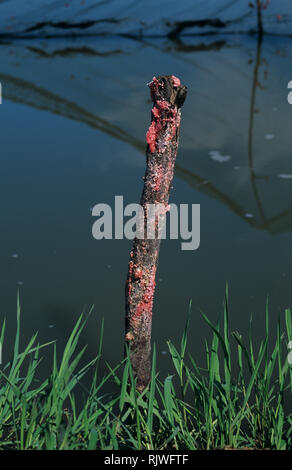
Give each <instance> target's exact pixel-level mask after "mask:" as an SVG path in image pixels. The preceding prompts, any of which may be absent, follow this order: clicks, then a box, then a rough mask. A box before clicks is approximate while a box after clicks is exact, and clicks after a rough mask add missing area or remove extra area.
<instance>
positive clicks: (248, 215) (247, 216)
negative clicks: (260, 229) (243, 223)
mask: <svg viewBox="0 0 292 470" xmlns="http://www.w3.org/2000/svg"><path fill="white" fill-rule="evenodd" d="M244 217H246V218H247V219H252V218H253V217H254V215H253V214H250V213H249V212H247V213H246V214H244Z"/></svg>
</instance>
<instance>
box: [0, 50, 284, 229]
mask: <svg viewBox="0 0 292 470" xmlns="http://www.w3.org/2000/svg"><path fill="white" fill-rule="evenodd" d="M256 63H257V64H259V63H260V50H258V59H257V62H256ZM258 68H259V65H257V70H258ZM257 74H258V72H256V73H254V82H253V95H252V98H251V103H254V101H255V86H254V83H256V80H255V77H257ZM0 81H2V82H5V83H6V87H5V89H6V96H7V98H8V99H10V100H12V101H15V102H18V103H23V104H26V105H28V106H32V107H34V108H36V109H41V110H47V111H49V112H52V113H53V114H57V115H61V116H64V117H66V118H68V119H71V120H74V121H79V122H83V123H85V124H86V125H88V126H90V127H92V128H94V129H98V130H99V131H101V132H104V133H106V134H108V135H110V136H111V137H113V138H115V139H118V140H120V141H123V142H126V143H128V144H130V145H132V146H133V147H135V148H136V149H137V150H139V151H140V152H141V153H143V154H145V148H146V143H145V142H144V141H143V140H140V139H137V138H135V137H133V136H132V135H130V134H129V133H127V132H126V131H124V130H123V129H122V128H120V127H118V126H116V125H114V124H112V123H111V122H110V121H107V120H106V119H103V118H101V117H99V116H97V115H95V114H93V113H91V112H89V111H87V110H86V109H85V108H83V107H81V106H79V105H77V104H76V103H74V102H72V101H70V100H67V99H65V98H62V97H60V96H59V95H56V94H55V93H52V92H50V91H48V90H46V89H44V88H41V87H39V86H37V85H35V84H33V83H31V82H28V81H26V80H23V79H20V78H16V77H13V76H11V75H7V74H0ZM253 96H254V97H253ZM253 109H254V108H253V105H252V106H251V110H253ZM253 114H254V113H253V112H252V113H251V116H250V117H251V121H250V133H249V142H250V144H249V147H250V149H251V152H249V167H250V174H251V182H252V186H253V192H254V195H255V200H256V201H257V204H258V207H259V211H260V213H261V215H262V217H261V223H257V222H256V220H255V218H249V219H247V218H246V216H245V214H246V210H245V209H244V208H243V207H241V206H240V205H239V204H238V203H237V202H236V201H234V200H233V199H232V198H231V197H229V196H228V195H227V194H226V193H224V192H222V191H220V190H218V189H217V188H216V186H215V185H214V184H212V183H210V182H209V181H208V182H206V178H203V177H201V176H200V175H198V174H195V173H193V172H190V171H188V170H187V169H185V168H183V167H181V166H180V165H179V164H177V165H176V174H177V176H178V177H179V178H181V179H183V180H184V181H186V182H187V184H189V185H190V186H191V187H192V188H194V189H196V190H199V191H200V192H202V193H204V194H206V195H208V196H210V197H212V198H214V199H217V200H219V201H221V202H222V203H223V204H225V205H226V206H227V207H229V208H230V209H231V210H232V211H233V212H234V213H236V214H237V215H238V216H239V217H241V218H242V219H243V220H244V221H245V222H247V223H248V224H249V225H250V226H253V227H255V228H257V229H261V230H268V231H269V232H277V231H279V229H277V230H275V224H276V223H278V222H280V221H284V220H285V218H286V217H288V216H290V214H291V215H292V208H291V209H288V210H286V211H283V212H281V213H280V214H279V215H277V216H275V217H272V218H271V219H267V218H266V217H265V215H264V213H263V210H262V208H261V201H260V198H259V195H258V191H257V188H256V184H255V180H256V179H258V178H261V177H260V176H258V175H255V174H254V169H253V154H252V145H251V143H252V130H253V120H254V116H253ZM199 184H200V187H198V185H199ZM287 230H289V229H288V228H287Z"/></svg>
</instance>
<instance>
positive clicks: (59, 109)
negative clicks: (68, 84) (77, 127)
mask: <svg viewBox="0 0 292 470" xmlns="http://www.w3.org/2000/svg"><path fill="white" fill-rule="evenodd" d="M0 81H2V82H5V83H6V86H5V93H6V97H7V99H10V100H12V101H15V102H18V103H23V104H26V105H28V106H32V107H34V108H36V109H41V110H47V111H50V112H52V113H53V114H58V115H61V116H65V117H67V118H69V119H72V120H73V121H81V122H84V123H85V124H87V125H88V126H90V127H93V128H95V129H98V130H100V131H102V132H105V133H106V134H109V135H110V136H112V137H114V138H116V139H119V140H121V141H123V142H127V143H130V144H131V145H133V146H134V147H136V148H138V149H139V150H142V149H143V150H144V149H145V145H144V144H142V143H141V141H140V140H138V139H135V138H134V137H132V136H131V135H129V134H127V132H125V131H124V130H123V129H121V128H120V127H118V126H115V125H114V124H111V123H110V122H109V121H107V120H106V119H103V118H101V117H99V116H97V115H96V114H93V113H91V112H89V111H87V110H86V109H85V108H82V107H81V106H79V105H77V104H76V103H74V102H72V101H70V100H67V99H66V98H62V97H60V96H59V95H56V94H55V93H52V92H51V91H48V90H46V89H44V88H41V87H39V86H37V85H35V84H34V83H31V82H28V81H27V80H23V79H20V78H15V77H13V76H11V75H6V74H3V73H0Z"/></svg>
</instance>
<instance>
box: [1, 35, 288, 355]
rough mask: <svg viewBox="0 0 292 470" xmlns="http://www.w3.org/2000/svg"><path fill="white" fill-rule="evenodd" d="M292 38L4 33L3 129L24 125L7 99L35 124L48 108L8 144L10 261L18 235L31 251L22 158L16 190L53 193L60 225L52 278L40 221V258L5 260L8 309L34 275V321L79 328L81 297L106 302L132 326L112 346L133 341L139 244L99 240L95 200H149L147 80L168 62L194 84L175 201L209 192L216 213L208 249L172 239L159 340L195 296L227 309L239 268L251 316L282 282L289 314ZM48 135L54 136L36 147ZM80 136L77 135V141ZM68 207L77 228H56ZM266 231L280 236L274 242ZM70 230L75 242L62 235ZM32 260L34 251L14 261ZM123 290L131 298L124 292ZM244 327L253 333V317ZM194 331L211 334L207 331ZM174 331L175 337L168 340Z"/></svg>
mask: <svg viewBox="0 0 292 470" xmlns="http://www.w3.org/2000/svg"><path fill="white" fill-rule="evenodd" d="M290 42H291V39H284V38H272V39H269V38H265V39H264V41H263V42H262V41H260V42H258V43H256V41H255V38H252V37H240V38H236V37H232V38H230V37H222V38H221V39H219V40H218V39H216V40H214V37H212V36H210V37H208V38H207V37H206V38H204V41H202V38H200V39H194V38H192V39H191V38H188V40H187V42H186V41H185V42H183V41H182V40H180V39H178V38H175V39H174V40H173V41H169V40H159V41H158V40H150V39H148V40H147V41H134V40H126V39H121V38H119V39H118V40H117V39H110V38H99V39H98V40H94V39H91V40H89V39H88V40H87V39H85V38H84V39H82V40H77V39H76V40H68V41H65V40H53V39H52V40H47V41H46V40H43V41H16V42H13V43H6V44H1V46H0V59H1V71H0V81H1V83H2V86H3V105H2V107H1V110H0V111H1V112H2V116H1V119H2V132H4V131H3V129H5V132H8V131H9V132H11V134H13V132H14V129H12V124H9V125H8V124H7V126H8V127H7V129H6V128H5V125H6V124H5V122H4V121H5V120H4V118H3V116H4V114H3V110H6V109H7V108H5V103H12V104H17V105H24V107H23V108H22V112H23V123H24V126H25V123H26V120H27V119H28V116H29V115H30V113H31V112H32V111H34V112H35V115H34V116H35V117H34V118H33V119H34V121H33V120H32V121H31V122H32V123H33V124H32V127H31V128H28V129H27V130H26V133H25V132H24V133H23V135H22V134H21V132H20V130H19V129H18V132H17V134H16V137H17V139H19V149H18V150H17V148H16V147H15V148H14V150H13V152H14V153H12V155H11V154H10V143H7V141H5V142H6V143H5V144H4V145H2V149H1V165H2V170H1V173H2V179H3V182H2V189H1V191H2V193H3V197H2V204H3V208H4V209H5V212H6V213H7V216H5V215H3V214H2V224H3V226H4V227H5V230H4V232H5V234H3V233H2V235H1V237H2V239H1V241H2V243H1V245H2V258H3V257H5V253H3V250H4V247H7V246H8V244H7V243H6V239H9V240H10V239H12V240H14V241H15V246H14V247H10V246H9V250H10V251H8V253H9V254H8V256H9V258H11V254H12V253H14V251H15V253H21V251H20V250H19V247H18V246H16V242H19V244H20V239H21V237H20V236H19V238H17V236H16V235H15V230H14V225H15V224H14V221H13V223H12V222H11V220H14V219H13V217H15V218H16V216H15V215H14V213H15V207H16V206H15V204H14V202H13V203H12V202H11V201H10V200H9V197H7V194H9V196H10V197H13V196H11V193H10V192H9V189H6V186H5V185H6V184H7V185H8V183H9V184H10V186H11V185H12V186H13V184H14V173H13V171H14V169H15V168H23V169H22V173H21V175H20V172H17V175H18V176H17V175H16V176H17V177H18V178H19V180H17V181H18V184H19V186H17V185H15V186H13V188H14V191H15V198H16V197H19V198H21V201H23V199H25V197H26V196H25V195H26V194H28V196H27V197H28V200H27V201H26V203H27V206H28V207H33V211H34V217H37V215H35V214H38V210H40V208H39V207H38V205H37V201H36V200H37V199H38V198H40V200H41V201H42V203H44V201H45V203H46V204H47V205H46V212H45V213H46V214H48V215H49V217H51V219H50V221H51V222H52V228H51V229H47V230H51V231H50V232H49V233H50V237H49V243H50V245H49V248H48V250H47V252H46V255H45V256H46V262H45V263H44V266H45V270H49V272H50V276H49V277H48V278H47V279H46V282H47V287H46V288H45V287H44V285H39V284H38V277H39V275H40V272H42V269H44V266H43V265H42V263H39V259H40V258H41V255H40V253H41V246H39V244H40V240H41V236H44V237H46V236H47V234H45V235H44V234H43V233H42V232H40V233H39V232H38V235H37V236H35V235H34V230H35V226H33V224H32V223H31V225H30V224H28V225H27V226H26V229H25V230H26V232H25V237H26V240H27V244H28V246H29V248H27V249H28V251H29V253H30V254H31V256H32V258H33V259H30V260H27V261H26V262H25V263H26V264H25V266H24V265H23V266H22V268H21V269H20V270H17V268H16V267H12V268H11V267H10V265H9V264H8V261H7V262H6V261H5V262H4V264H3V266H4V267H2V271H1V274H0V283H1V285H2V296H1V301H0V302H1V305H2V311H3V312H4V311H5V308H6V307H5V300H4V297H5V295H4V294H3V293H6V292H7V286H8V283H9V282H10V281H11V279H12V278H13V279H14V277H15V284H16V283H17V281H19V280H21V282H23V287H22V289H23V292H28V295H30V296H31V298H33V297H34V296H35V295H37V299H38V300H37V302H36V304H35V307H34V308H32V313H31V316H30V319H31V321H32V323H33V322H34V321H36V320H35V319H36V318H38V317H37V316H38V315H39V311H42V312H44V315H45V317H46V325H47V326H46V331H47V330H48V325H56V327H55V326H54V328H50V327H49V330H50V329H52V331H53V332H55V330H58V328H59V331H60V332H62V331H63V329H64V328H67V323H68V325H70V326H68V328H69V329H70V327H71V325H72V322H71V319H70V311H74V312H76V309H77V306H76V305H78V306H79V304H78V302H79V303H80V304H82V305H83V302H84V301H85V302H88V305H90V304H91V300H92V299H94V301H95V302H97V303H98V305H99V307H100V308H99V309H100V311H101V312H102V314H103V315H104V314H105V313H106V314H107V316H108V321H109V322H110V324H111V323H112V322H113V321H115V322H116V318H117V316H119V318H120V319H119V322H120V323H119V324H120V325H121V327H120V329H119V326H117V327H116V329H115V332H114V333H113V332H110V335H111V338H110V342H109V343H108V344H109V345H108V346H107V351H108V354H111V353H112V349H113V348H112V347H111V344H112V343H113V342H114V343H115V344H117V345H118V344H119V345H120V346H119V347H120V351H122V332H123V311H122V307H121V306H122V305H123V304H124V303H123V302H124V299H123V295H124V281H125V276H126V265H127V260H128V253H129V246H130V245H128V244H127V243H125V244H123V245H122V244H119V242H115V243H113V244H112V245H111V246H110V248H105V245H103V244H99V245H97V244H95V242H94V241H93V240H91V239H90V225H91V220H89V217H90V213H89V210H88V208H89V207H92V205H93V204H95V203H97V202H110V201H109V198H111V197H112V195H113V194H121V193H125V197H126V198H127V199H128V202H135V201H138V200H139V197H140V191H141V181H140V180H139V178H140V176H142V175H143V173H144V161H145V133H146V129H147V127H148V125H149V119H150V109H151V104H150V102H149V90H148V88H147V86H146V82H147V81H149V80H150V79H151V78H152V75H154V74H166V73H173V74H175V75H177V76H180V77H183V82H184V83H186V84H187V85H188V86H189V95H188V100H187V102H186V104H185V106H184V112H183V123H182V138H181V146H180V152H179V156H178V160H177V165H176V180H175V191H174V192H173V194H172V198H173V199H172V200H173V201H174V202H176V203H186V202H189V203H191V202H194V203H201V204H202V214H203V219H204V220H203V223H202V230H203V233H202V237H201V239H202V247H201V248H200V250H199V252H198V253H194V254H188V256H186V255H185V254H181V253H179V252H178V251H176V249H174V248H173V245H171V244H167V243H165V244H164V245H163V247H162V253H161V265H160V269H161V273H160V274H159V277H160V278H163V279H167V282H163V283H159V288H158V292H157V306H158V309H160V312H161V313H160V317H157V320H156V323H155V322H154V329H155V328H157V336H156V337H157V339H158V340H159V339H160V337H158V336H159V335H167V337H172V336H173V335H175V334H177V328H176V326H175V318H174V317H175V312H176V311H177V310H179V309H180V311H181V310H182V308H185V309H186V307H187V302H188V300H189V298H190V297H191V296H193V295H194V297H195V298H194V303H193V304H194V305H196V306H200V307H202V308H203V309H204V307H205V305H207V307H208V308H210V310H211V312H212V311H213V312H215V313H214V315H217V314H218V310H216V309H217V307H218V306H219V308H220V300H221V297H220V296H222V295H223V288H224V284H225V281H226V280H227V279H229V280H230V279H232V281H233V282H234V286H235V287H234V290H233V289H232V286H231V292H233V291H234V292H235V296H236V297H237V298H238V299H240V301H239V303H240V307H239V308H237V310H236V315H237V318H243V316H244V315H245V316H248V315H249V312H250V306H251V303H252V302H250V300H251V299H250V298H251V297H253V299H252V301H254V296H255V295H258V298H257V300H256V302H257V303H256V308H258V307H259V306H260V305H261V306H263V304H264V300H265V299H264V297H265V295H266V294H267V293H268V292H269V293H271V294H273V292H274V294H275V311H274V315H275V316H276V314H277V313H278V308H280V307H281V308H282V307H283V306H285V307H287V306H289V305H290V303H291V298H290V285H291V277H292V272H291V262H290V261H289V260H288V258H287V257H288V256H291V253H290V254H289V252H288V247H289V246H290V245H289V240H288V239H283V238H282V234H284V233H285V232H291V230H292V205H291V185H292V180H291V178H289V175H292V163H291V158H290V141H289V136H290V127H291V112H292V108H291V106H290V107H289V105H288V104H287V100H286V92H287V83H288V81H289V80H290V79H291V78H292V77H291V60H292V57H291V56H290V55H289V52H288V51H289V47H290ZM279 51H280V52H279ZM43 111H45V113H46V116H49V117H48V121H49V124H48V128H45V129H44V128H43V129H42V128H41V126H42V125H43V126H44V124H40V123H39V121H40V122H43V121H42V120H43V119H44V118H43V116H44V113H43V114H42V112H43ZM15 119H16V118H15ZM12 121H13V120H12V119H11V121H10V122H12ZM58 127H59V128H60V131H59V133H58V131H57V130H56V129H57V128H58ZM11 129H12V130H11ZM96 131H97V132H96ZM39 133H40V135H41V136H42V139H43V141H41V142H40V146H39V147H34V144H33V143H34V142H35V136H38V134H39ZM48 133H49V134H51V135H52V139H54V138H55V139H57V141H56V143H55V146H52V149H51V150H47V148H46V147H47V146H48V147H49V145H50V144H51V142H50V138H49V137H50V136H49V135H48ZM72 133H73V134H74V135H73V136H72V138H73V137H74V139H75V140H73V143H72V144H70V142H69V140H68V139H69V138H70V136H71V135H72ZM76 133H77V134H78V135H76ZM3 136H4V134H3ZM267 136H273V138H270V137H268V138H267ZM26 139H28V140H26ZM25 145H26V147H24V146H25ZM23 148H24V149H25V151H24V152H23V155H21V154H20V152H21V151H22V149H23ZM39 149H40V150H39ZM18 152H19V153H18ZM72 153H73V154H74V155H73V156H72ZM62 154H64V155H65V157H64V160H62V158H61V156H62ZM227 156H228V157H229V158H227ZM13 162H14V163H13ZM15 162H17V163H15ZM50 162H51V163H50ZM50 165H51V166H50ZM68 174H69V176H68ZM5 175H6V176H5ZM7 175H9V176H7ZM43 175H44V176H43ZM108 175H110V176H108ZM42 178H43V179H42ZM22 180H24V181H25V184H24V183H23V187H22V186H21V184H22ZM39 180H40V181H41V183H39ZM50 181H52V186H53V189H54V190H53V191H52V187H51V185H50ZM46 184H47V185H48V187H46ZM76 187H77V188H78V189H77V190H75V188H76ZM176 188H178V189H177V192H176ZM5 191H6V192H5ZM68 195H70V198H69V196H68ZM97 198H98V200H97ZM4 201H5V203H4ZM68 208H69V209H68ZM42 210H43V207H42ZM52 214H53V215H52ZM5 217H6V218H5ZM56 217H57V218H58V219H57V222H58V228H59V227H60V226H62V222H60V221H62V220H63V219H65V220H66V224H67V226H68V227H64V229H63V232H62V231H61V235H60V236H59V234H54V230H55V228H54V227H56V224H57V222H56ZM62 218H63V219H62ZM7 221H9V223H8V222H7ZM9 224H10V225H9ZM13 224H14V225H13ZM64 224H65V222H64ZM7 227H8V228H7ZM9 227H11V228H9ZM69 229H70V230H69ZM214 232H218V237H217V238H219V241H218V240H217V239H216V236H215V235H214V236H213V237H212V234H213V233H214ZM265 232H268V233H269V234H273V235H277V237H279V238H277V239H276V241H274V240H272V241H271V239H270V238H269V239H267V238H266V233H265ZM68 233H70V237H71V238H70V237H69V235H67V236H68V237H69V238H70V240H65V239H64V240H61V238H62V237H63V238H64V237H66V234H68ZM5 237H6V238H5ZM280 237H281V238H280ZM33 240H35V242H33ZM34 243H35V245H36V248H37V252H36V253H35V254H33V250H34V249H36V248H35V246H34ZM216 243H217V244H216ZM273 243H275V245H272V244H273ZM276 243H277V251H276V249H275V247H276ZM53 244H55V245H53ZM58 244H59V245H58ZM51 245H52V246H51ZM57 245H58V246H57ZM107 246H108V245H107ZM56 248H58V249H56ZM272 250H274V251H272ZM290 251H291V250H290ZM93 253H95V256H96V258H95V262H93V261H92V257H93ZM22 260H23V257H22V256H21V255H20V256H19V258H17V259H14V260H13V262H14V263H21V262H22ZM9 261H10V262H11V259H9ZM5 263H6V264H5ZM38 263H39V264H38ZM34 265H37V268H36V267H35V268H33V267H32V266H34ZM107 266H111V269H107ZM34 269H35V271H34ZM9 270H11V272H10V271H9ZM7 272H9V275H8V276H7ZM11 273H12V274H11ZM75 273H77V274H75ZM79 273H81V274H79ZM10 274H11V275H10ZM284 275H285V276H284ZM13 276H14V277H13ZM29 276H30V281H29V282H27V277H29ZM259 278H261V281H259ZM178 279H179V281H178ZM27 284H29V288H28V290H27V291H26V290H25V289H26V288H27ZM34 284H35V285H36V286H37V287H33V286H34ZM177 284H179V289H177ZM243 285H244V286H245V285H246V289H247V291H248V290H249V289H250V295H248V300H247V297H246V293H243V292H242V286H243ZM113 286H114V287H113ZM198 286H199V288H198ZM236 286H237V287H236ZM255 286H256V287H255ZM112 288H114V290H115V293H116V294H117V295H113V292H111V290H110V289H112ZM46 289H47V290H46ZM253 289H256V292H257V294H255V292H254V291H253ZM198 291H199V292H198ZM210 291H212V293H213V295H212V296H210V295H209V292H210ZM271 291H273V292H271ZM14 293H15V292H14V291H13V292H12V294H11V296H13V295H14ZM48 299H50V300H48ZM206 299H207V300H206ZM215 299H217V300H215ZM109 303H110V306H109ZM44 304H45V307H44ZM13 305H14V304H13ZM182 305H183V307H182ZM253 305H254V303H253ZM78 308H79V307H78ZM245 308H246V311H245ZM172 311H173V312H174V313H173V314H172V313H169V312H172ZM162 312H165V315H167V318H169V315H170V316H171V318H170V319H169V321H167V325H166V326H165V316H163V313H162ZM208 313H210V312H208ZM66 318H67V320H66ZM236 328H237V329H239V330H240V325H238V324H237V325H236ZM194 334H195V335H196V334H197V339H200V337H201V335H199V334H198V333H196V332H195V333H194ZM195 337H196V336H195ZM164 339H165V338H164V336H163V337H162V336H161V341H163V340H164ZM94 343H95V336H94V338H92V344H94ZM163 347H164V346H163Z"/></svg>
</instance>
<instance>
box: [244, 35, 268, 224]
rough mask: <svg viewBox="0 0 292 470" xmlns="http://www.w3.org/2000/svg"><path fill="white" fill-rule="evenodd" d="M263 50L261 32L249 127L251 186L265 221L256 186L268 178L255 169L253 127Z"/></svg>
mask: <svg viewBox="0 0 292 470" xmlns="http://www.w3.org/2000/svg"><path fill="white" fill-rule="evenodd" d="M261 51H262V35H261V34H259V36H258V43H257V54H256V59H255V66H254V71H253V83H252V90H251V97H250V113H249V128H248V165H249V171H250V180H251V186H252V190H253V193H254V197H255V200H256V202H257V205H258V209H259V213H260V215H261V218H262V220H263V221H265V214H264V211H263V207H262V203H261V200H260V197H259V193H258V190H257V186H256V181H255V180H256V179H257V178H264V179H267V177H265V176H257V175H256V174H255V170H254V161H253V147H252V142H253V127H254V113H255V98H256V89H257V86H258V85H259V81H258V76H259V67H260V64H261Z"/></svg>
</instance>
